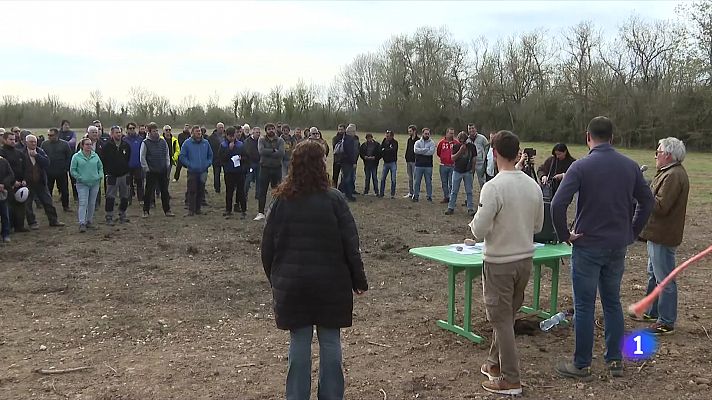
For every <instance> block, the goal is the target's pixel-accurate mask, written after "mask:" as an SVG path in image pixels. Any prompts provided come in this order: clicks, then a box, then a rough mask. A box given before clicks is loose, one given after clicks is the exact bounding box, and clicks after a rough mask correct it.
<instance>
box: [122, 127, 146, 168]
mask: <svg viewBox="0 0 712 400" xmlns="http://www.w3.org/2000/svg"><path fill="white" fill-rule="evenodd" d="M124 142H126V143H128V145H129V147H131V157H129V168H131V169H134V168H141V143H143V138H142V137H141V136H140V135H138V134H137V135H136V136H131V135H126V136H124Z"/></svg>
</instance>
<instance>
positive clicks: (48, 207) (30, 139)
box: [24, 135, 64, 230]
mask: <svg viewBox="0 0 712 400" xmlns="http://www.w3.org/2000/svg"><path fill="white" fill-rule="evenodd" d="M25 143H26V146H27V148H26V149H25V151H24V156H25V157H24V159H25V180H26V182H27V188H28V189H29V190H30V195H29V197H28V198H27V201H25V212H26V214H25V215H26V216H27V224H28V225H29V226H30V229H32V230H36V229H38V228H39V225H38V224H37V218H36V217H35V213H34V210H33V209H32V203H33V202H34V200H35V198H37V199H39V202H40V204H41V205H42V208H44V211H45V214H46V215H47V219H48V220H49V226H64V223H62V222H59V221H58V220H57V210H56V209H55V208H54V205H52V196H50V194H49V190H48V189H47V174H46V170H47V168H48V167H49V158H48V157H47V154H46V153H45V152H44V150H42V149H40V148H38V147H37V138H36V137H35V136H34V135H27V137H26V138H25Z"/></svg>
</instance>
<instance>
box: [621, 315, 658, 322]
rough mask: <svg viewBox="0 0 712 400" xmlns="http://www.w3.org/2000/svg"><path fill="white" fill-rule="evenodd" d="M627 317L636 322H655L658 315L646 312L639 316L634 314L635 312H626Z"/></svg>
mask: <svg viewBox="0 0 712 400" xmlns="http://www.w3.org/2000/svg"><path fill="white" fill-rule="evenodd" d="M628 318H630V319H632V320H633V321H638V322H655V321H657V320H658V317H653V316H652V315H650V314H648V313H643V314H642V315H641V316H640V317H639V316H637V315H635V313H628Z"/></svg>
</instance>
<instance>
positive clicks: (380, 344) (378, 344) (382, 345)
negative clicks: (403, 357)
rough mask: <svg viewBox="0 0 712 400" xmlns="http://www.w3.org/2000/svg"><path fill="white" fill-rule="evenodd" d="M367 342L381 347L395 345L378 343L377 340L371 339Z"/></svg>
mask: <svg viewBox="0 0 712 400" xmlns="http://www.w3.org/2000/svg"><path fill="white" fill-rule="evenodd" d="M367 343H368V344H372V345H374V346H381V347H387V348H391V347H393V346H391V345H389V344H382V343H376V342H372V341H370V340H369V341H368V342H367Z"/></svg>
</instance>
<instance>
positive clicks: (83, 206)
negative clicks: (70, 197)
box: [77, 182, 101, 225]
mask: <svg viewBox="0 0 712 400" xmlns="http://www.w3.org/2000/svg"><path fill="white" fill-rule="evenodd" d="M100 186H101V185H100V184H99V183H97V184H96V185H94V186H87V185H85V184H83V183H79V182H77V197H78V199H77V200H78V203H79V211H78V217H79V225H86V224H87V223H92V222H94V208H95V207H94V205H95V204H96V197H97V195H98V194H99V187H100Z"/></svg>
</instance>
